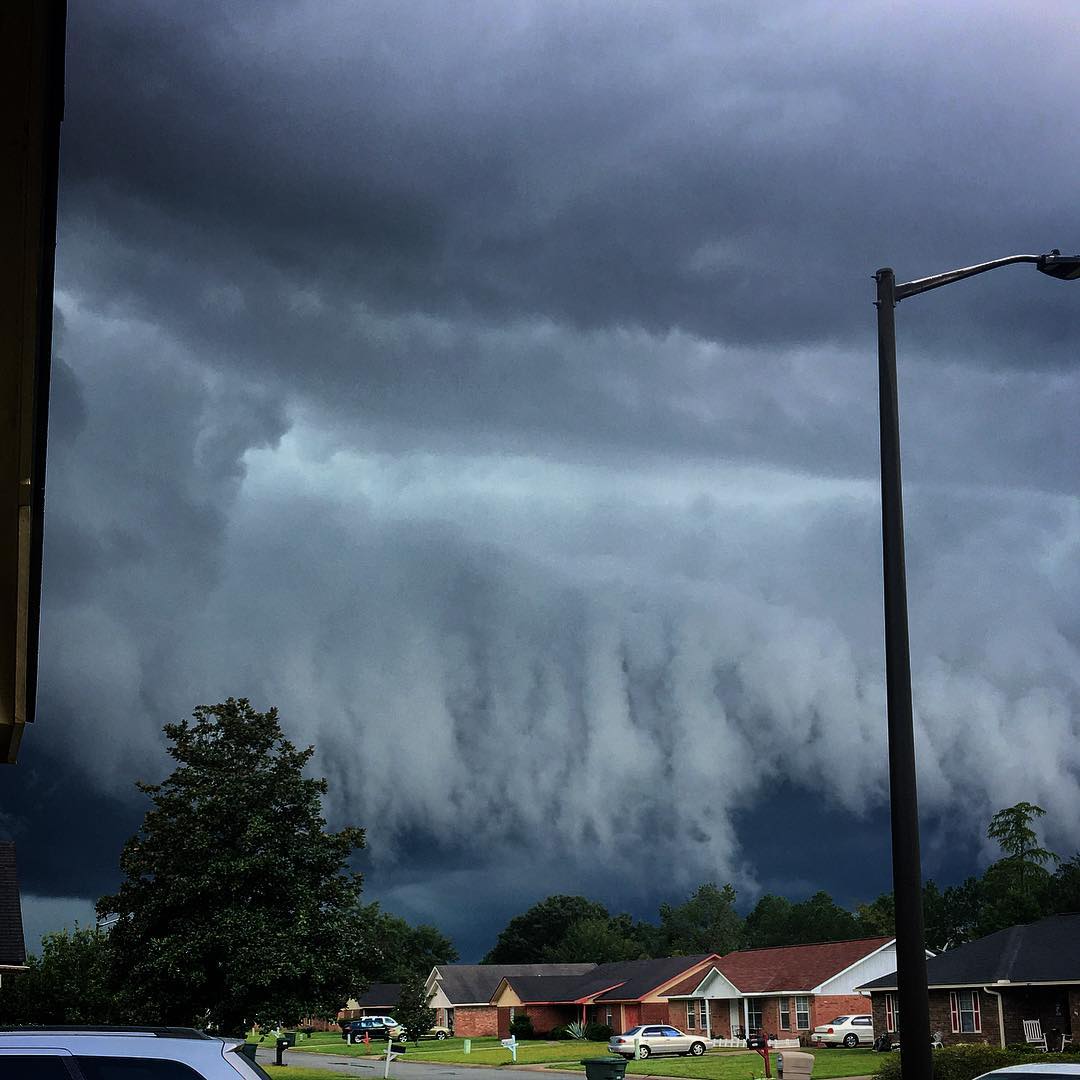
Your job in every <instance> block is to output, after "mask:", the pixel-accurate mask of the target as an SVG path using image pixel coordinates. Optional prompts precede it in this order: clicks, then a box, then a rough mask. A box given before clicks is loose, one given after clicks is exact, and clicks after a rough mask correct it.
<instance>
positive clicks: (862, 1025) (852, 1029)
mask: <svg viewBox="0 0 1080 1080" xmlns="http://www.w3.org/2000/svg"><path fill="white" fill-rule="evenodd" d="M810 1041H811V1042H816V1043H821V1044H822V1045H823V1046H847V1047H849V1048H851V1047H855V1046H872V1045H873V1043H874V1018H873V1017H872V1016H866V1015H863V1016H837V1017H835V1018H834V1019H832V1020H830V1021H829V1022H828V1023H827V1024H819V1025H818V1026H817V1027H816V1028H814V1030H813V1031H812V1032H810Z"/></svg>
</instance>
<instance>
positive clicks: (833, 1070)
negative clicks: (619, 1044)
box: [564, 1050, 886, 1080]
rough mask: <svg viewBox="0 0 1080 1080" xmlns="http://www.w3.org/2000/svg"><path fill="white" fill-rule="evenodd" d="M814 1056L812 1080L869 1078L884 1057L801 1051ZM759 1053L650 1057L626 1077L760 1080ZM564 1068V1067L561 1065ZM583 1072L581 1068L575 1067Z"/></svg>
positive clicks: (762, 1070)
mask: <svg viewBox="0 0 1080 1080" xmlns="http://www.w3.org/2000/svg"><path fill="white" fill-rule="evenodd" d="M783 1052H784V1051H782V1050H781V1051H776V1050H774V1051H773V1052H772V1054H771V1055H770V1062H771V1064H772V1073H773V1076H776V1055H777V1053H783ZM800 1052H801V1053H812V1054H813V1055H814V1072H813V1076H814V1080H831V1078H834V1077H844V1076H870V1075H872V1074H873V1073H876V1072H877V1071H878V1069H879V1068H880V1067H881V1065H882V1063H883V1061H884V1059H885V1057H886V1055H883V1054H875V1053H874V1052H873V1051H872V1050H803V1051H800ZM764 1064H765V1063H764V1062H763V1061H762V1058H761V1055H760V1054H755V1053H753V1052H752V1051H750V1052H746V1051H737V1052H736V1053H733V1054H723V1053H716V1052H710V1053H708V1054H705V1055H704V1057H699V1058H683V1057H651V1058H649V1059H648V1060H647V1061H631V1062H628V1063H627V1066H626V1074H627V1076H631V1075H637V1076H680V1077H688V1078H690V1080H761V1078H762V1077H764V1075H765V1068H764ZM564 1067H565V1066H564ZM578 1067H579V1068H580V1069H581V1071H582V1072H584V1071H585V1069H584V1066H578Z"/></svg>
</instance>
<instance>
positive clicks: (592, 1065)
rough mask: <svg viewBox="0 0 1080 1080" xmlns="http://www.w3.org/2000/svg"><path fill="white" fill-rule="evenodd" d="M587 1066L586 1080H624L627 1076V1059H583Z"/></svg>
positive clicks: (582, 1062)
mask: <svg viewBox="0 0 1080 1080" xmlns="http://www.w3.org/2000/svg"><path fill="white" fill-rule="evenodd" d="M581 1064H582V1065H584V1066H585V1080H623V1077H624V1076H625V1075H626V1058H624V1057H602V1058H582V1059H581Z"/></svg>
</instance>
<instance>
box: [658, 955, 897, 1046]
mask: <svg viewBox="0 0 1080 1080" xmlns="http://www.w3.org/2000/svg"><path fill="white" fill-rule="evenodd" d="M895 967H896V939H895V938H891V937H875V938H859V939H857V940H854V941H828V942H822V943H820V944H814V945H784V946H777V947H774V948H767V949H743V950H741V951H739V952H733V953H728V954H727V955H726V956H722V957H718V958H717V959H716V960H715V962H713V963H712V964H709V965H707V966H706V967H705V968H704V970H703V971H701V972H700V973H696V974H694V975H691V976H688V977H687V978H686V979H684V980H683V981H682V982H680V983H678V984H677V985H675V986H672V987H669V988H668V1002H669V1006H670V1012H669V1017H670V1019H669V1022H670V1023H672V1024H674V1025H675V1026H677V1027H680V1028H682V1029H683V1030H684V1031H687V1032H690V1033H693V1034H697V1033H701V1034H703V1035H705V1036H707V1037H710V1038H720V1039H731V1038H735V1039H742V1038H745V1037H746V1034H747V1032H750V1031H758V1030H761V1029H764V1030H765V1031H767V1032H768V1033H769V1034H770V1035H772V1034H775V1035H777V1036H778V1037H779V1038H795V1037H797V1036H798V1035H805V1034H807V1033H808V1032H809V1031H810V1030H811V1029H812V1028H814V1027H816V1026H817V1025H819V1024H824V1023H827V1022H828V1021H829V1020H831V1019H832V1018H833V1017H835V1016H841V1015H843V1014H845V1013H847V1014H851V1013H867V1012H869V1010H868V1009H867V1003H866V998H865V997H863V996H862V995H861V994H860V993H859V991H858V990H857V987H858V985H859V984H860V983H862V982H865V981H866V980H867V978H868V977H872V976H874V975H876V974H879V973H882V972H885V971H889V970H890V969H894V968H895Z"/></svg>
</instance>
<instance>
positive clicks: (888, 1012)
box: [885, 994, 900, 1034]
mask: <svg viewBox="0 0 1080 1080" xmlns="http://www.w3.org/2000/svg"><path fill="white" fill-rule="evenodd" d="M885 1030H886V1031H887V1032H889V1033H890V1034H892V1033H893V1032H896V1031H899V1030H900V1009H899V1008H898V1007H897V1004H896V995H895V994H886V995H885Z"/></svg>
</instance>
